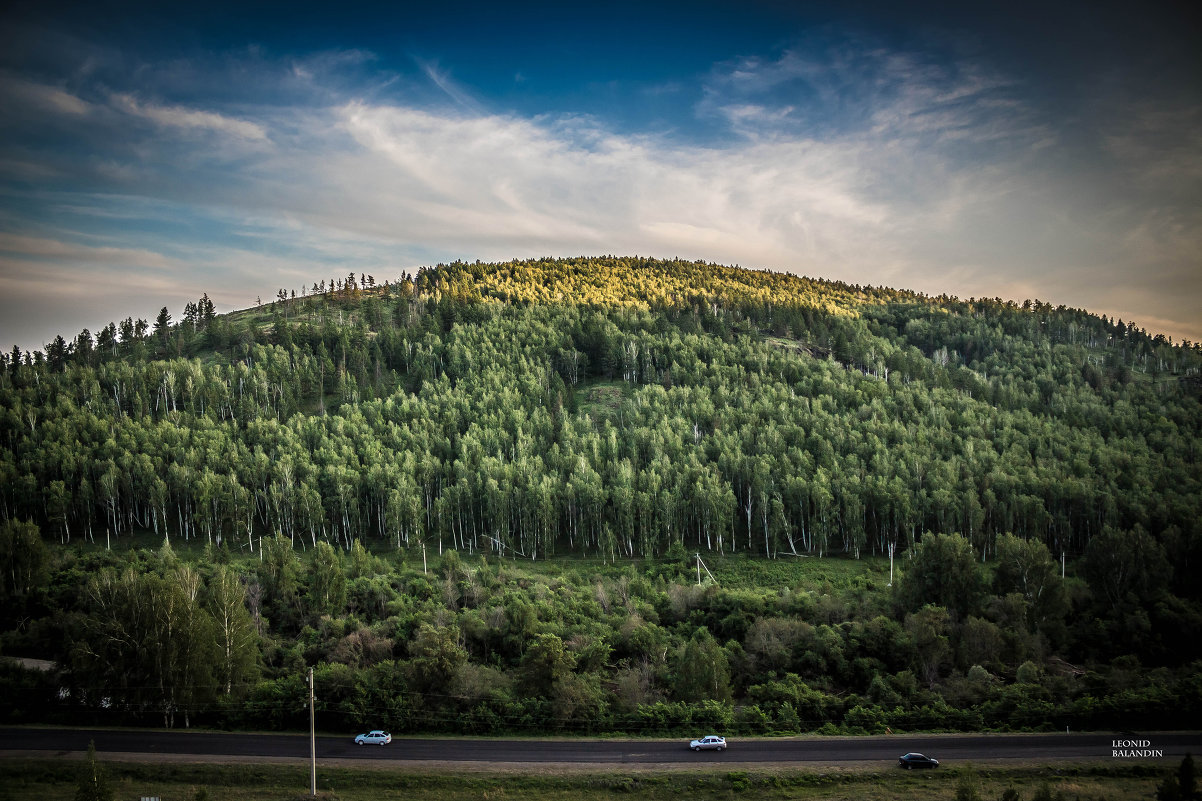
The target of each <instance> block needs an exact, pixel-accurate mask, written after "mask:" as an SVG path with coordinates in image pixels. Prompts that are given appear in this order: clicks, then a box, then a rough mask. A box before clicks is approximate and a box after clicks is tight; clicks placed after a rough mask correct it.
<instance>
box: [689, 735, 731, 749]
mask: <svg viewBox="0 0 1202 801" xmlns="http://www.w3.org/2000/svg"><path fill="white" fill-rule="evenodd" d="M689 748H692V749H693V750H694V751H724V750H726V738H725V737H719V736H718V735H716V734H711V735H709V736H707V737H702V738H701V739H700V740H694V741H693V742H691V743H689Z"/></svg>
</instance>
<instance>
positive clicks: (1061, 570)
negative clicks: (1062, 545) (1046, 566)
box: [1060, 551, 1064, 581]
mask: <svg viewBox="0 0 1202 801" xmlns="http://www.w3.org/2000/svg"><path fill="white" fill-rule="evenodd" d="M1060 580H1061V581H1064V551H1061V552H1060Z"/></svg>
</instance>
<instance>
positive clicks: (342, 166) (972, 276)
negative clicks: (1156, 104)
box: [0, 41, 1202, 344]
mask: <svg viewBox="0 0 1202 801" xmlns="http://www.w3.org/2000/svg"><path fill="white" fill-rule="evenodd" d="M240 58H242V59H243V60H244V61H245V62H246V65H244V68H243V69H240V68H239V66H238V64H237V58H235V57H234V56H230V55H228V54H227V55H226V56H224V57H223V58H222V60H221V63H220V65H218V66H217V67H213V68H212V69H211V70H208V71H207V70H206V67H205V65H204V64H198V63H194V62H189V63H187V64H176V65H174V67H173V69H174V70H175V74H176V75H177V80H179V81H181V82H182V83H183V84H184V85H186V86H187V87H188V88H189V89H190V91H189V92H188V93H182V92H180V93H178V94H177V93H173V92H172V91H171V88H170V85H169V83H163V82H162V81H166V79H165V78H163V77H162V74H161V73H160V77H159V79H158V80H159V81H161V82H160V83H158V84H156V86H155V87H154V88H153V91H151V90H148V89H146V88H145V87H143V86H141V85H139V86H138V87H137V88H136V89H135V88H134V87H133V86H132V83H133V80H132V78H131V79H129V80H128V83H129V84H130V85H122V84H121V83H120V82H119V81H117V80H115V77H114V73H113V72H112V71H111V68H110V71H108V72H106V73H105V75H104V80H103V81H102V82H101V81H99V79H97V82H96V83H95V84H90V85H88V86H86V87H85V88H84V90H81V91H79V92H78V93H75V94H72V93H69V92H66V90H62V89H55V88H54V87H51V86H49V85H46V84H36V83H32V82H29V81H17V82H16V83H13V82H11V81H10V82H9V84H7V85H6V84H3V82H0V93H3V94H4V96H5V97H7V98H10V99H14V101H13V102H15V103H16V104H17V106H18V107H19V108H18V111H21V110H25V111H27V112H29V113H30V114H31V113H32V111H31V110H38V113H39V114H55V115H58V116H69V115H82V114H87V115H92V116H93V117H96V118H98V119H99V120H100V121H101V122H102V123H103V124H102V125H101V124H98V125H96V126H77V127H76V128H72V129H71V130H72V134H71V135H72V136H73V137H74V138H73V139H72V141H71V143H70V144H71V147H69V148H65V149H63V150H62V151H40V158H41V160H40V161H37V160H34V161H31V160H30V158H31V157H30V156H29V154H22V155H21V157H20V158H17V157H15V156H14V157H12V158H10V159H7V160H6V163H7V164H8V167H7V168H6V167H5V166H4V163H0V175H5V176H8V179H7V180H8V181H9V184H8V185H7V186H6V187H0V189H2V190H3V191H4V192H5V194H3V195H0V203H2V204H3V209H2V212H3V213H0V231H2V232H4V233H2V234H0V271H2V273H0V289H3V288H5V287H7V289H8V290H12V291H11V292H9V291H5V292H0V296H3V295H7V296H8V297H9V298H10V299H9V300H3V299H0V317H6V316H8V315H9V313H10V312H12V313H16V312H17V311H19V310H16V309H14V306H15V305H16V303H17V301H15V300H13V299H14V298H20V299H21V302H22V303H26V305H28V306H29V307H30V308H34V307H37V308H40V309H53V308H55V303H54V301H53V300H52V299H51V298H52V293H53V289H52V283H53V281H57V280H60V279H61V278H62V277H64V276H67V275H71V276H73V280H74V282H75V284H74V285H75V286H79V287H88V286H92V287H94V288H95V289H96V292H94V293H93V297H106V298H109V299H110V300H111V303H112V305H110V306H109V308H110V309H111V311H110V312H108V313H107V314H108V319H120V318H123V317H125V316H129V315H133V316H146V315H147V314H148V313H149V312H151V311H153V310H154V309H157V308H158V306H160V305H162V303H164V302H167V301H168V300H169V299H170V298H172V297H175V298H178V297H184V298H190V297H192V296H193V295H196V296H198V295H199V293H200V292H201V291H208V292H209V293H210V295H211V296H213V297H219V298H221V299H223V300H224V302H227V303H228V304H230V305H231V306H233V305H240V302H241V304H249V303H251V302H253V299H254V296H255V295H263V296H267V297H270V296H272V295H274V292H275V290H276V289H277V288H279V287H281V286H282V287H286V288H297V289H299V288H300V286H302V285H308V284H311V283H312V282H313V281H314V280H321V279H322V278H323V277H328V274H339V275H341V274H344V273H345V272H346V271H347V270H355V271H356V272H360V271H364V272H372V273H374V274H376V275H377V277H380V278H385V277H395V275H396V274H399V273H400V272H401V271H402V270H403V269H411V268H412V267H413V266H416V265H417V264H421V263H428V262H430V261H435V260H445V259H450V258H457V257H462V258H469V259H474V258H481V259H506V258H510V257H514V256H531V255H545V254H555V255H564V254H580V253H598V252H617V253H630V252H637V253H641V254H646V255H659V256H683V257H687V258H702V259H707V260H715V261H724V262H737V263H741V264H744V265H749V266H757V267H769V268H774V269H781V270H793V271H797V272H803V273H808V274H811V275H818V276H824V277H830V278H836V279H842V280H848V281H851V282H856V283H889V284H892V285H895V286H903V287H910V288H915V289H920V290H923V291H928V292H944V291H947V292H952V293H956V294H961V295H964V296H967V295H977V296H982V295H987V296H993V295H998V294H1003V295H1005V294H1007V287H1009V288H1010V289H1011V291H1013V292H1014V293H1016V294H1017V295H1018V296H1025V295H1028V294H1029V295H1035V296H1040V297H1042V298H1044V299H1050V300H1054V301H1056V302H1063V303H1068V304H1070V305H1078V306H1087V307H1088V306H1091V305H1092V306H1097V307H1098V310H1099V311H1103V310H1105V311H1108V312H1109V313H1113V310H1114V309H1120V310H1121V311H1122V315H1121V316H1124V317H1125V318H1127V319H1131V318H1136V319H1145V320H1148V321H1149V323H1148V324H1150V323H1151V321H1152V320H1154V319H1155V320H1156V321H1158V324H1162V325H1164V326H1165V327H1166V328H1167V329H1168V330H1170V331H1172V332H1173V333H1175V334H1176V335H1177V336H1182V335H1186V336H1190V337H1192V338H1202V323H1200V322H1199V320H1198V319H1197V314H1196V309H1197V308H1198V307H1199V306H1202V288H1200V287H1198V285H1197V281H1196V280H1192V281H1191V276H1192V277H1193V278H1194V279H1196V275H1197V270H1196V266H1197V264H1198V263H1199V256H1200V254H1199V246H1198V243H1199V242H1202V221H1199V219H1198V215H1197V214H1196V213H1195V214H1193V215H1192V216H1191V214H1190V213H1189V212H1188V208H1189V204H1188V200H1189V199H1190V198H1191V197H1196V194H1197V192H1196V186H1192V187H1191V184H1190V183H1189V181H1184V182H1183V181H1177V182H1173V181H1171V180H1168V181H1166V180H1162V179H1161V178H1159V177H1157V175H1158V172H1163V171H1164V170H1165V166H1164V162H1163V160H1162V159H1161V157H1160V155H1159V152H1158V151H1157V149H1156V148H1152V147H1149V146H1148V144H1147V143H1148V142H1149V141H1150V140H1149V138H1148V136H1147V134H1146V132H1145V131H1143V130H1141V129H1139V128H1138V127H1129V128H1123V129H1119V128H1115V129H1114V130H1113V131H1111V136H1110V139H1109V140H1108V141H1109V145H1108V147H1109V151H1108V152H1109V153H1110V154H1111V158H1112V160H1113V164H1112V165H1111V167H1109V168H1108V169H1112V170H1113V171H1114V174H1120V173H1121V174H1123V175H1141V176H1145V181H1146V185H1144V186H1143V187H1142V188H1141V190H1140V191H1141V193H1144V194H1145V195H1146V197H1143V198H1141V199H1140V200H1139V202H1138V203H1136V202H1135V201H1134V200H1133V199H1130V198H1128V199H1127V202H1119V201H1112V200H1110V199H1108V198H1103V197H1099V195H1098V193H1096V192H1095V193H1083V192H1081V191H1080V186H1079V185H1078V184H1075V183H1074V182H1073V181H1072V180H1069V178H1068V177H1066V169H1065V168H1064V167H1063V166H1062V162H1063V161H1065V160H1069V158H1070V157H1075V156H1077V155H1078V154H1075V153H1071V152H1068V151H1067V150H1066V148H1068V147H1069V146H1070V143H1069V142H1067V141H1066V140H1065V139H1064V138H1063V137H1062V136H1060V132H1059V131H1058V130H1057V129H1056V128H1055V126H1053V125H1051V124H1050V123H1049V121H1048V119H1047V118H1046V116H1045V115H1044V114H1042V113H1041V112H1040V111H1039V109H1038V108H1036V107H1033V106H1032V105H1031V104H1029V103H1028V102H1025V101H1024V99H1023V98H1022V97H1021V96H1020V94H1019V93H1018V92H1017V91H1016V90H1015V87H1014V86H1013V84H1012V83H1011V82H1010V81H1007V80H1006V79H1005V78H1004V76H999V75H995V74H991V73H989V72H987V71H985V70H983V69H981V68H979V67H975V66H973V65H971V64H957V63H952V62H944V63H930V62H928V61H924V60H923V59H921V58H918V57H916V56H914V55H913V54H908V53H899V52H894V51H890V50H888V49H885V48H881V47H878V46H869V45H866V44H865V43H863V42H857V41H851V42H844V43H842V44H840V45H838V46H831V47H828V48H827V49H826V50H823V51H820V52H819V51H813V50H812V49H811V50H808V51H807V50H805V49H804V48H802V47H800V46H799V47H797V48H794V49H791V50H787V51H785V52H783V53H780V54H778V55H777V56H776V57H772V58H768V57H758V58H746V59H741V60H738V61H732V62H729V63H723V64H719V65H716V66H715V67H714V69H713V71H712V72H711V73H710V74H709V75H708V76H707V77H706V79H705V82H704V84H703V85H702V86H700V87H698V88H697V89H696V95H695V96H696V98H697V102H696V104H695V106H694V108H693V111H694V114H695V115H696V119H697V121H699V122H701V123H704V124H706V125H710V126H713V127H715V128H717V129H719V131H720V134H721V135H719V136H717V137H715V138H712V139H709V140H701V141H699V140H697V139H686V138H684V137H681V136H677V135H675V134H674V133H673V132H667V133H657V134H651V133H645V132H639V131H629V130H626V129H625V128H624V126H623V125H622V124H621V122H620V121H618V120H615V119H606V118H599V117H596V116H587V115H582V114H576V113H572V112H571V110H550V111H548V112H547V113H545V114H543V115H539V116H529V115H519V114H516V113H492V112H489V111H488V110H486V109H485V107H484V104H482V103H481V102H479V101H478V100H476V99H475V98H474V97H473V94H472V92H471V91H469V90H468V89H466V88H464V87H462V86H460V85H459V84H458V83H457V82H456V81H455V80H454V79H453V78H452V77H451V72H450V70H447V69H444V68H442V67H440V66H439V65H438V64H437V63H435V62H418V64H419V67H420V70H421V76H419V79H418V81H417V83H423V81H421V77H424V78H425V79H426V81H428V82H429V83H430V84H432V85H433V86H435V87H436V88H437V89H438V91H439V92H440V93H442V94H443V95H445V97H446V98H447V99H448V100H449V101H450V102H447V100H444V101H442V102H441V103H431V102H429V94H428V93H423V92H422V91H421V88H420V87H417V86H415V85H414V82H413V81H408V80H404V79H401V78H399V77H398V76H397V75H395V74H389V73H386V72H383V71H381V72H379V73H371V72H370V71H369V70H368V68H369V67H370V65H371V64H372V63H373V61H372V59H371V57H370V54H365V53H363V52H360V51H354V52H349V53H347V54H343V55H338V54H326V55H324V56H321V57H316V56H315V57H310V58H298V57H289V58H280V59H278V60H276V61H272V60H271V59H269V58H267V57H266V56H264V55H263V54H261V53H246V54H244V55H242V56H241V57H240ZM247 65H249V66H247ZM251 67H253V69H251ZM211 71H217V72H220V73H221V74H222V75H230V74H241V73H246V74H252V73H253V76H254V77H253V80H250V81H249V85H248V86H247V87H242V88H240V89H239V93H238V97H237V98H236V99H235V100H236V102H235V101H231V100H230V99H229V98H228V96H226V95H222V96H221V102H218V101H217V100H211V101H209V102H205V101H204V100H203V99H197V98H198V97H199V98H203V97H204V96H205V93H204V92H198V91H195V88H196V86H197V85H198V84H199V85H202V86H205V85H207V84H206V83H205V81H206V80H209V81H212V80H213V79H212V76H211V75H209V72H211ZM206 75H208V78H207V79H206V77H205V76H206ZM352 79H353V80H352ZM384 86H387V87H388V88H387V91H383V90H382V89H381V87H384ZM109 87H116V89H110V88H109ZM255 87H258V88H257V89H256V88H255ZM680 91H682V92H683V91H684V90H683V89H681V90H680ZM256 92H259V93H262V95H263V97H264V98H267V97H268V95H270V98H271V100H272V101H273V102H271V103H264V104H255V103H253V102H251V101H252V99H253V97H254V96H255V93H256ZM184 94H186V95H187V97H189V100H188V102H186V103H184V102H180V101H178V100H176V99H174V98H176V97H177V96H183V95H184ZM83 97H87V98H89V100H83V99H82V98H83ZM285 101H286V102H285ZM1187 122H1188V120H1187ZM1160 124H1161V127H1162V129H1163V130H1164V131H1165V132H1167V133H1171V134H1172V135H1173V136H1175V137H1181V138H1180V139H1179V141H1181V142H1182V143H1183V144H1182V146H1181V150H1180V153H1181V154H1182V155H1188V154H1189V145H1188V143H1189V141H1191V140H1190V139H1189V136H1190V134H1188V133H1184V132H1183V131H1182V128H1183V124H1184V123H1183V121H1182V120H1180V119H1177V118H1171V119H1170V118H1165V119H1164V120H1162V121H1161V123H1160ZM60 130H62V129H60ZM164 131H174V132H177V133H178V134H180V135H179V136H170V137H168V136H164V135H163V132H164ZM231 152H232V153H234V154H235V156H236V158H229V157H228V156H229V154H230V153H231ZM81 153H82V154H83V155H82V156H81V155H80V154H81ZM1196 161H1197V160H1196V159H1194V160H1193V161H1192V162H1190V163H1194V162H1196ZM81 163H82V164H83V165H85V166H86V169H87V174H88V175H89V176H90V178H89V181H90V183H89V185H88V186H81V187H77V188H74V189H72V188H71V187H67V186H61V185H60V186H59V187H58V191H57V192H55V193H48V192H44V191H43V192H30V191H29V190H27V189H22V188H21V187H20V186H18V185H17V183H16V182H19V181H21V180H32V179H33V178H25V179H23V178H21V175H25V176H36V175H37V174H38V173H37V169H42V170H45V171H46V174H55V175H71V174H73V173H75V172H78V171H79V170H80V167H79V165H80V164H81ZM197 164H200V165H203V166H204V169H203V170H199V169H197V168H196V166H195V165H197ZM22 165H26V166H22ZM35 167H36V168H37V169H35ZM1104 177H1105V176H1102V177H1101V178H1099V180H1102V178H1104ZM1166 187H1168V188H1167V189H1166ZM1166 193H1167V194H1166ZM30 232H34V233H30ZM101 234H103V238H101ZM117 265H125V266H126V270H127V273H126V274H127V275H129V276H135V277H136V278H135V279H131V280H126V279H117V283H121V284H122V285H123V286H124V285H127V284H133V283H136V280H138V279H144V278H146V277H147V276H154V277H155V278H156V280H152V281H149V282H147V283H144V284H143V286H144V287H145V286H151V287H154V291H156V292H162V293H164V294H163V295H162V300H161V301H159V300H155V299H154V298H153V297H151V296H150V295H149V294H148V293H147V292H146V291H144V289H139V290H134V291H130V292H127V293H125V295H124V297H118V295H120V294H121V293H111V292H109V290H108V288H109V287H111V286H112V285H113V282H114V279H113V276H114V275H116V273H115V272H114V270H115V269H116V266H117ZM156 270H158V271H160V273H163V274H167V273H173V278H179V277H180V276H186V277H185V278H182V279H181V280H180V284H178V285H177V288H176V289H175V290H171V289H169V288H167V286H168V285H167V284H166V283H159V282H158V281H157V276H156V274H155V272H154V271H156ZM1137 270H1138V273H1137V272H1136V271H1137ZM39 274H43V275H45V276H47V278H48V280H47V281H45V282H42V281H39V280H38V279H37V276H38V275H39ZM49 279H53V281H52V280H49ZM1156 281H1162V282H1163V283H1164V284H1166V285H1170V286H1172V287H1173V288H1175V289H1176V290H1177V291H1176V292H1172V291H1170V292H1163V291H1161V292H1155V293H1150V292H1149V293H1145V292H1124V288H1125V287H1131V286H1133V285H1136V284H1139V285H1142V286H1147V285H1149V284H1153V283H1155V282H1156ZM5 282H7V283H5ZM214 283H218V284H220V286H221V288H220V289H219V290H218V291H216V292H215V291H214V286H213V284H214ZM172 292H174V294H171V293H172ZM181 292H184V293H187V294H183V295H181V294H180V293H181ZM1124 297H1125V298H1127V301H1120V299H1121V298H1124ZM35 298H36V302H34V301H33V300H32V299H35ZM1124 302H1125V303H1126V305H1123V303H1124ZM134 303H137V304H139V305H138V306H137V307H136V308H135V307H132V304H134ZM79 311H80V310H79V308H77V307H73V308H71V309H63V310H60V311H59V312H58V317H53V318H52V319H54V320H61V321H62V322H60V323H57V325H58V329H57V330H71V329H73V328H77V325H76V323H75V322H73V320H75V319H79V318H78V317H71V316H70V315H71V314H78V313H79ZM90 313H92V314H95V313H96V310H95V309H90ZM52 314H53V312H49V311H48V312H46V316H47V317H48V318H51V315H52ZM85 319H93V318H91V317H88V318H85ZM1166 321H1167V322H1166ZM102 322H103V321H102ZM6 333H8V331H6V330H0V339H2V338H3V337H4V335H5V334H6ZM11 336H12V335H11V334H10V337H11ZM43 336H45V338H49V336H47V335H43ZM35 344H36V343H35Z"/></svg>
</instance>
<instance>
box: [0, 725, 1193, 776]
mask: <svg viewBox="0 0 1202 801" xmlns="http://www.w3.org/2000/svg"><path fill="white" fill-rule="evenodd" d="M701 734H703V732H698V736H700V735H701ZM353 737H354V733H353V732H352V733H349V734H347V736H345V737H328V736H322V737H318V738H317V758H318V760H323V759H339V760H342V759H353V760H365V761H367V760H371V761H379V760H383V761H386V762H391V763H395V764H397V765H398V766H402V765H403V764H404V763H406V762H442V763H447V762H451V763H455V762H463V763H493V764H506V763H511V764H516V763H541V764H558V765H561V766H576V767H581V766H587V765H590V764H596V765H613V764H632V765H634V764H641V765H645V766H653V765H661V766H687V765H699V764H703V765H708V764H715V763H716V764H722V763H744V764H746V763H781V764H794V765H796V766H798V767H804V766H805V764H806V763H813V764H832V763H835V764H845V765H847V766H848V767H852V766H854V765H855V764H856V763H860V764H863V765H880V764H881V763H895V762H896V761H897V758H898V756H900V755H901V754H903V753H905V752H907V751H919V752H921V753H925V754H928V755H930V756H934V757H935V758H937V759H938V760H939V761H940V762H942V763H944V764H954V763H957V762H974V761H980V760H991V761H998V760H1000V761H1005V760H1024V761H1027V762H1030V761H1038V762H1044V761H1062V760H1075V761H1082V760H1106V761H1108V762H1113V763H1115V764H1118V763H1124V762H1147V761H1162V760H1163V761H1166V762H1167V761H1180V759H1181V758H1182V757H1183V756H1184V755H1185V754H1186V753H1192V754H1195V755H1199V756H1202V733H1199V732H1191V733H1182V732H1171V733H1163V734H1157V733H1150V734H1131V733H1124V734H1122V735H1118V734H1110V733H1100V734H1098V733H1095V734H964V735H946V734H944V735H913V736H909V735H893V736H886V737H836V738H812V739H810V738H807V739H750V738H749V739H739V738H731V739H730V740H729V747H728V748H727V749H726V751H724V752H721V753H719V752H714V751H703V752H701V753H694V752H692V751H690V750H689V749H688V744H687V743H686V742H685V741H684V740H678V741H663V740H471V739H452V740H437V739H424V738H422V739H419V738H413V739H409V738H405V737H396V738H394V739H393V741H392V744H391V745H386V746H374V745H364V746H357V745H355V743H354V742H353ZM89 741H95V743H96V750H97V751H99V752H101V753H103V754H105V755H108V756H116V755H119V754H128V755H131V758H132V755H142V754H150V755H163V756H168V755H170V756H176V757H199V758H202V759H201V760H200V761H204V760H203V757H206V756H211V757H217V758H215V759H214V760H213V761H214V762H219V761H221V759H219V757H243V758H245V757H274V758H280V757H282V758H298V759H308V757H309V738H308V737H307V736H302V735H295V734H224V733H214V732H192V731H162V730H160V731H145V730H99V729H98V730H84V729H42V728H28V729H21V728H0V752H4V753H5V754H6V755H8V756H14V755H18V754H20V753H21V752H30V753H29V755H30V756H33V755H35V753H33V752H40V755H45V754H46V753H52V754H63V755H65V754H68V753H71V752H83V751H86V750H87V748H88V742H89ZM1116 741H1123V742H1122V744H1121V745H1116ZM1131 741H1135V743H1134V744H1132V743H1131ZM1115 748H1120V749H1121V750H1122V751H1123V752H1124V756H1121V757H1117V756H1115V755H1114V749H1115ZM1149 752H1150V753H1149Z"/></svg>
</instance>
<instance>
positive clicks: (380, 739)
mask: <svg viewBox="0 0 1202 801" xmlns="http://www.w3.org/2000/svg"><path fill="white" fill-rule="evenodd" d="M390 742H392V735H391V734H389V733H388V732H386V731H380V730H379V729H376V730H375V731H369V732H368V733H367V734H360V735H359V736H358V737H356V738H355V745H388V744H389V743H390Z"/></svg>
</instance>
